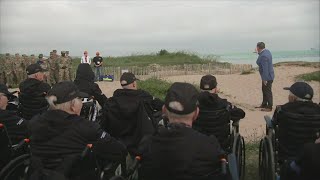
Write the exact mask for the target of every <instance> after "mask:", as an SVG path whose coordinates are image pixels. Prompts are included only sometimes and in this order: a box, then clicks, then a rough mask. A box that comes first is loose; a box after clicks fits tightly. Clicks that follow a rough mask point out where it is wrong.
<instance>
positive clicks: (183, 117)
mask: <svg viewBox="0 0 320 180" xmlns="http://www.w3.org/2000/svg"><path fill="white" fill-rule="evenodd" d="M169 107H170V108H171V109H174V110H177V111H183V109H184V108H183V106H182V104H181V103H179V102H177V101H173V102H170V103H169ZM193 112H194V111H193ZM193 112H191V113H189V114H176V113H173V112H170V111H169V110H168V109H167V116H168V118H169V120H171V121H182V122H183V121H192V116H193Z"/></svg>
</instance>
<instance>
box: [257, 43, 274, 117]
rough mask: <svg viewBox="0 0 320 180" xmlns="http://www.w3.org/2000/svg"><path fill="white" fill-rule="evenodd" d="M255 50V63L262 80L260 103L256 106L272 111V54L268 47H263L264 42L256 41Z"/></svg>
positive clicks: (262, 109)
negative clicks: (256, 55)
mask: <svg viewBox="0 0 320 180" xmlns="http://www.w3.org/2000/svg"><path fill="white" fill-rule="evenodd" d="M257 52H258V54H259V57H258V59H257V65H258V66H259V73H260V76H261V80H262V94H263V100H262V103H261V105H260V106H259V107H257V108H261V111H272V105H273V97H272V83H273V79H274V70H273V65H272V55H271V52H270V51H269V50H268V49H265V44H264V42H258V43H257Z"/></svg>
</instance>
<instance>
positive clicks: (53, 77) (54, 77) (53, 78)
mask: <svg viewBox="0 0 320 180" xmlns="http://www.w3.org/2000/svg"><path fill="white" fill-rule="evenodd" d="M48 63H49V75H50V77H48V78H49V79H50V80H49V82H50V83H51V85H53V84H56V83H58V68H57V66H58V65H57V64H58V63H57V59H56V58H55V56H54V53H53V51H51V52H50V57H49V59H48Z"/></svg>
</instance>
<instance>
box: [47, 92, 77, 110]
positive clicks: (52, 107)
mask: <svg viewBox="0 0 320 180" xmlns="http://www.w3.org/2000/svg"><path fill="white" fill-rule="evenodd" d="M46 99H47V101H48V104H49V109H50V110H62V111H68V110H69V109H70V107H71V106H73V105H74V104H78V103H82V101H81V100H80V99H78V98H75V99H73V100H71V101H68V102H64V103H61V104H55V102H57V97H56V96H47V97H46Z"/></svg>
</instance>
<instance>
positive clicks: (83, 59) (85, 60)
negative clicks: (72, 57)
mask: <svg viewBox="0 0 320 180" xmlns="http://www.w3.org/2000/svg"><path fill="white" fill-rule="evenodd" d="M82 63H87V64H90V65H91V59H90V57H89V56H88V51H84V53H83V56H82V57H81V64H82Z"/></svg>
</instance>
